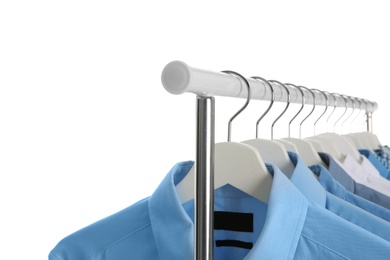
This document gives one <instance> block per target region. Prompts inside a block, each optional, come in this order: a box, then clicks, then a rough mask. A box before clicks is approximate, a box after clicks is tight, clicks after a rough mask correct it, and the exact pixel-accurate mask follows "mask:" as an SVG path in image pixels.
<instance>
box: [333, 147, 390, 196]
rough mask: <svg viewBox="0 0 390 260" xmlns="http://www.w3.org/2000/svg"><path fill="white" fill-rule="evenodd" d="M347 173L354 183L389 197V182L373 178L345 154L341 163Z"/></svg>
mask: <svg viewBox="0 0 390 260" xmlns="http://www.w3.org/2000/svg"><path fill="white" fill-rule="evenodd" d="M341 163H342V164H343V166H344V168H345V169H347V173H348V174H349V175H350V176H351V177H352V179H354V180H355V181H356V182H358V183H361V184H363V185H365V186H368V187H370V188H372V189H375V190H377V191H379V192H380V193H383V194H385V195H386V196H390V182H389V181H388V180H387V179H385V178H383V177H382V176H375V175H372V174H370V173H368V172H367V171H366V170H365V169H364V168H363V167H362V166H361V165H360V164H359V163H358V162H356V160H355V159H354V158H352V156H350V155H349V154H347V155H346V156H345V158H344V161H342V162H341Z"/></svg>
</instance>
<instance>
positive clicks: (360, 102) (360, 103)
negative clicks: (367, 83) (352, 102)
mask: <svg viewBox="0 0 390 260" xmlns="http://www.w3.org/2000/svg"><path fill="white" fill-rule="evenodd" d="M355 99H356V100H357V101H358V102H359V113H358V114H357V115H356V116H355V117H354V118H353V119H352V120H351V122H350V124H351V128H352V123H353V122H354V121H355V120H356V119H358V118H359V115H360V113H361V112H362V111H363V109H362V103H363V102H362V100H361V99H360V98H355ZM358 124H359V123H358ZM351 132H352V131H351Z"/></svg>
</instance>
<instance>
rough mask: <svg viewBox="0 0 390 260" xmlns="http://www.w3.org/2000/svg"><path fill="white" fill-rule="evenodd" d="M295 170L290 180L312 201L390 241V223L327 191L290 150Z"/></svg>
mask: <svg viewBox="0 0 390 260" xmlns="http://www.w3.org/2000/svg"><path fill="white" fill-rule="evenodd" d="M288 154H289V156H290V159H291V161H292V163H293V164H294V165H295V170H294V172H293V174H292V176H291V177H290V181H291V182H292V183H293V184H294V185H295V186H296V187H297V188H298V189H299V191H300V192H301V193H302V194H303V195H304V196H305V197H306V198H307V199H308V200H310V201H312V202H314V203H317V204H318V205H320V206H321V207H323V208H325V209H327V210H329V211H330V212H332V213H334V214H336V215H338V216H340V217H342V218H344V219H346V220H348V221H349V222H351V223H354V224H356V225H358V226H360V227H362V228H364V229H366V230H368V231H370V232H372V233H374V234H376V235H378V236H380V237H382V238H384V239H386V240H387V241H390V223H389V222H387V221H385V220H383V219H382V218H379V217H377V216H375V215H373V214H371V213H369V212H367V211H365V210H363V209H361V208H359V207H357V206H355V205H353V204H351V203H348V202H346V201H344V200H342V199H340V198H339V197H337V196H335V195H333V194H331V193H330V192H328V191H326V190H325V189H324V188H323V187H322V185H321V184H320V182H319V181H318V180H317V179H316V177H314V174H313V172H312V171H311V170H310V169H309V168H308V167H307V166H306V164H305V163H304V162H303V160H302V159H301V158H300V157H299V156H298V155H297V154H295V153H293V152H288Z"/></svg>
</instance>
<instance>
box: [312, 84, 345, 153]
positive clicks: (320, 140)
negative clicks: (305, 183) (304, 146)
mask: <svg viewBox="0 0 390 260" xmlns="http://www.w3.org/2000/svg"><path fill="white" fill-rule="evenodd" d="M313 91H318V92H320V93H321V94H323V95H324V97H325V100H326V105H325V110H324V112H323V113H322V114H321V115H320V117H319V118H318V119H317V120H316V121H315V123H314V135H315V133H316V131H315V130H316V124H317V122H318V121H319V120H320V119H321V118H322V116H323V115H324V114H325V113H326V111H327V110H328V106H329V102H328V101H329V100H328V96H327V95H326V93H328V94H329V95H331V94H330V93H329V92H326V93H325V91H321V90H318V89H313ZM331 96H332V97H333V99H334V109H333V111H332V112H331V114H333V112H334V110H335V109H336V98H335V97H334V96H333V95H331ZM328 119H329V117H328ZM305 140H307V141H308V142H310V143H311V144H313V146H314V148H315V149H316V151H317V152H324V153H327V154H329V155H332V156H333V157H334V158H335V159H337V160H342V159H343V154H342V153H341V152H340V151H339V150H338V148H337V147H336V145H335V144H334V143H333V142H329V140H328V139H326V138H324V137H321V136H311V137H306V138H305Z"/></svg>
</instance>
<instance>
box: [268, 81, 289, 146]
mask: <svg viewBox="0 0 390 260" xmlns="http://www.w3.org/2000/svg"><path fill="white" fill-rule="evenodd" d="M269 82H272V83H275V84H277V85H279V86H281V87H283V88H284V89H285V90H286V92H287V105H286V107H285V108H284V110H283V111H282V113H281V114H280V115H279V116H278V117H277V118H276V119H275V121H274V122H273V123H272V125H271V140H272V139H274V126H275V123H276V121H278V120H279V119H280V118H281V117H282V115H283V114H284V113H285V112H286V111H287V108H288V107H289V106H290V101H291V96H290V91H289V90H288V88H287V87H286V86H285V85H284V84H283V83H281V82H279V81H277V80H269Z"/></svg>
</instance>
